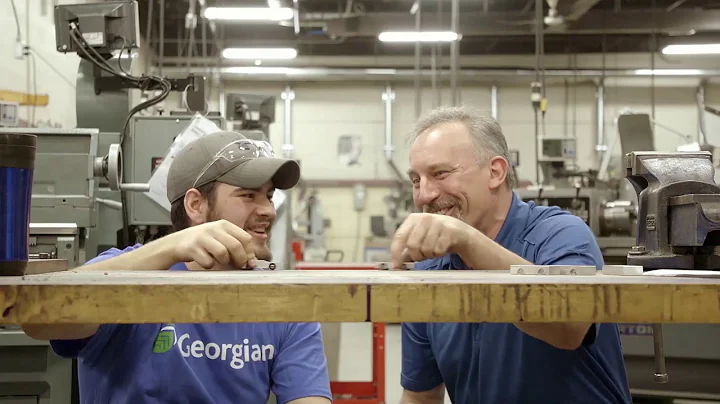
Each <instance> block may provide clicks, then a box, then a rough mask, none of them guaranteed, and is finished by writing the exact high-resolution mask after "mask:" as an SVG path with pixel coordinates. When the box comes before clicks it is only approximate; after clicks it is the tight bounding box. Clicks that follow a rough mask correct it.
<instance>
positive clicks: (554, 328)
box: [460, 232, 592, 350]
mask: <svg viewBox="0 0 720 404" xmlns="http://www.w3.org/2000/svg"><path fill="white" fill-rule="evenodd" d="M469 240H470V242H469V245H468V246H467V248H465V249H464V251H462V252H460V257H461V258H462V260H463V262H464V263H465V265H467V266H469V267H470V268H472V269H477V268H492V269H497V270H509V269H510V266H511V265H532V264H531V263H530V262H528V261H527V260H525V259H524V258H522V257H520V256H518V255H516V254H515V253H513V252H512V251H510V250H507V249H505V248H503V247H502V246H501V245H499V244H497V243H496V242H495V241H493V240H491V239H489V238H488V237H486V236H484V235H483V234H482V233H480V232H477V233H476V234H474V235H472V236H471V237H470V239H469ZM514 325H515V327H517V328H518V329H520V330H521V331H522V332H524V333H525V334H528V335H530V336H532V337H534V338H537V339H539V340H541V341H544V342H546V343H548V344H550V345H552V346H554V347H556V348H560V349H569V350H573V349H577V348H579V347H580V346H581V345H582V341H583V339H584V338H585V335H586V334H587V332H588V330H590V326H591V325H592V324H590V323H515V324H514Z"/></svg>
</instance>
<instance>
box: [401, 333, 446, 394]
mask: <svg viewBox="0 0 720 404" xmlns="http://www.w3.org/2000/svg"><path fill="white" fill-rule="evenodd" d="M401 347H402V372H401V376H400V385H401V386H402V387H403V388H404V389H405V390H409V391H414V392H422V391H429V390H432V389H434V388H435V387H437V386H439V385H440V384H442V383H443V379H442V375H441V374H440V369H438V366H437V362H436V360H435V355H434V354H433V351H432V347H431V346H430V340H429V339H428V335H427V324H425V323H403V324H402V343H401Z"/></svg>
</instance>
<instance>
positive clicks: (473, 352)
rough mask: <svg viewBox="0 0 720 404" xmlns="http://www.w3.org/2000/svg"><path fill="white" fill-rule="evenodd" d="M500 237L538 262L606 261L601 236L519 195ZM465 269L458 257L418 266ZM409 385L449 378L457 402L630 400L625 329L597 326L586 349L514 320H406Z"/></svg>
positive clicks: (405, 381)
mask: <svg viewBox="0 0 720 404" xmlns="http://www.w3.org/2000/svg"><path fill="white" fill-rule="evenodd" d="M495 241H496V242H497V243H499V244H500V245H502V246H503V247H505V248H507V249H508V250H510V251H512V252H514V253H515V254H517V255H519V256H521V257H523V258H525V259H526V260H528V261H529V262H533V263H535V264H537V265H594V266H596V267H597V268H598V269H600V268H601V267H602V265H603V258H602V254H601V253H600V249H599V247H598V245H597V242H596V240H595V236H594V235H593V233H592V232H591V231H590V229H589V228H588V226H587V225H586V224H585V223H584V222H583V221H582V220H581V219H580V218H578V217H576V216H574V215H571V214H570V213H568V212H565V211H563V210H561V209H559V208H557V207H545V206H536V205H535V204H534V203H532V202H530V203H525V202H523V201H522V200H520V199H519V198H518V197H517V195H515V194H513V201H512V206H511V208H510V211H509V213H508V216H507V218H506V219H505V223H504V224H503V226H502V228H501V230H500V232H499V233H498V236H497V238H496V239H495ZM449 268H454V269H467V267H466V266H465V264H464V263H463V262H462V260H461V259H460V257H459V256H457V255H447V256H445V257H442V258H436V259H432V260H426V261H423V262H420V263H418V264H417V265H416V269H421V270H422V269H425V270H446V269H449ZM401 383H402V386H403V388H405V389H407V390H411V391H427V390H430V389H432V388H434V387H437V386H438V385H440V384H441V383H445V386H446V388H447V390H448V393H449V395H450V398H451V399H452V402H453V403H456V404H497V403H502V404H510V403H538V404H555V403H557V404H570V403H578V404H594V403H628V404H629V403H631V398H630V389H629V387H628V382H627V375H626V373H625V364H624V361H623V356H622V349H621V346H620V334H619V332H618V328H617V325H615V324H596V325H593V326H592V327H591V329H590V332H589V334H588V336H587V337H586V338H585V342H584V344H583V346H582V347H580V348H579V349H577V350H574V351H568V350H562V349H558V348H555V347H553V346H551V345H549V344H547V343H545V342H542V341H540V340H538V339H536V338H534V337H531V336H529V335H527V334H525V333H523V332H522V331H520V330H519V329H517V328H516V327H515V326H514V325H512V324H498V323H428V324H424V323H409V324H403V326H402V378H401Z"/></svg>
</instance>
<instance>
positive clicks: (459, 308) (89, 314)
mask: <svg viewBox="0 0 720 404" xmlns="http://www.w3.org/2000/svg"><path fill="white" fill-rule="evenodd" d="M0 310H2V313H3V314H2V316H1V317H0V323H5V324H8V323H11V324H20V323H43V324H50V323H57V324H60V323H65V324H67V323H155V322H194V323H202V322H283V321H321V322H363V321H373V322H392V323H395V322H481V321H486V322H517V321H535V322H566V321H594V322H634V323H650V322H663V323H720V279H717V278H679V277H654V276H608V275H600V274H599V275H597V276H589V277H588V276H560V275H554V276H533V275H510V274H509V273H508V272H507V271H347V270H337V271H333V270H323V271H227V272H226V271H222V272H220V271H217V272H208V271H110V272H90V271H84V270H80V271H78V270H72V271H63V272H53V273H46V274H34V275H26V276H24V277H0Z"/></svg>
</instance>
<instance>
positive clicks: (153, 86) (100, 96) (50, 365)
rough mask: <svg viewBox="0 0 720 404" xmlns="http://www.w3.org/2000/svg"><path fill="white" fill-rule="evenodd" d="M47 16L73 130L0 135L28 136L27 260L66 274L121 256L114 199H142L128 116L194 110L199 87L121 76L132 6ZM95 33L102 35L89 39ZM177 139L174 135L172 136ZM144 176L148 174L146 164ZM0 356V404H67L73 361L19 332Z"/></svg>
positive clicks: (133, 28)
mask: <svg viewBox="0 0 720 404" xmlns="http://www.w3.org/2000/svg"><path fill="white" fill-rule="evenodd" d="M54 10H55V27H56V40H57V50H58V51H59V52H63V53H67V52H74V53H78V55H80V56H81V61H80V64H79V67H78V75H77V85H76V110H77V125H78V129H38V128H12V129H10V128H0V131H2V132H14V133H29V134H33V135H36V136H37V157H36V163H35V171H34V179H33V187H32V201H31V223H30V232H29V243H30V257H31V258H32V259H46V258H60V259H65V260H67V261H68V265H69V266H70V267H75V266H78V265H82V264H83V263H85V261H86V260H87V258H89V257H92V256H94V255H96V254H97V252H98V251H99V250H100V251H102V250H105V249H107V248H110V247H116V246H121V245H119V244H118V243H117V237H116V233H117V231H118V230H119V229H122V227H123V220H122V215H121V214H120V210H121V209H123V208H126V207H127V205H128V204H123V203H122V202H123V199H125V198H124V195H123V194H124V193H126V192H133V191H134V192H138V191H139V192H142V191H146V190H147V189H148V186H147V184H144V183H140V184H132V183H127V182H125V181H124V180H126V178H123V157H122V152H123V149H125V148H127V144H128V143H131V144H132V141H131V142H127V140H128V139H127V138H128V137H130V138H135V137H136V136H135V132H137V131H136V130H135V129H136V127H137V126H138V125H137V124H136V122H137V121H138V117H133V115H134V114H135V113H137V112H139V111H141V110H143V109H145V108H148V107H150V106H152V105H154V104H155V103H157V102H160V101H162V100H163V99H164V97H166V96H167V94H168V93H169V92H170V91H185V92H186V93H187V97H186V98H187V100H188V103H189V104H191V105H198V104H200V103H199V102H198V101H199V100H198V98H200V101H202V107H204V78H202V77H193V76H190V77H188V78H186V79H165V78H159V77H148V76H142V77H135V76H133V75H131V74H130V73H128V72H129V71H130V68H131V67H132V66H131V63H132V60H133V59H132V58H122V57H120V56H121V54H122V52H123V51H124V50H127V51H130V50H132V49H135V48H137V44H138V43H139V30H138V9H137V2H135V1H109V2H103V3H97V4H91V3H86V4H73V5H62V6H57V7H55V9H54ZM83 30H85V31H83ZM95 30H97V31H95ZM96 32H100V33H103V35H92V34H93V33H96ZM83 33H86V34H88V35H83ZM88 41H91V42H92V43H88ZM113 54H114V55H113ZM117 69H120V70H121V71H120V72H119V71H117ZM132 88H142V89H144V90H147V91H151V92H152V91H155V90H159V92H160V96H156V97H155V98H154V99H152V100H150V101H152V102H141V103H140V104H139V105H138V106H136V107H134V108H130V105H131V101H130V96H129V94H128V91H127V89H132ZM160 90H161V91H160ZM163 118H165V117H163ZM133 119H134V120H133ZM173 122H174V121H173ZM181 129H182V128H180V129H177V128H176V129H175V134H174V135H173V136H175V135H177V134H178V133H179V132H180V130H181ZM145 137H146V138H147V137H148V136H145ZM123 140H125V141H123ZM162 147H164V148H167V147H168V146H167V145H164V146H162ZM130 154H131V155H132V153H130ZM146 166H147V169H148V171H149V170H150V161H149V160H148V161H146ZM131 177H132V174H131ZM0 354H1V355H2V357H3V360H2V361H0V364H1V365H0V377H2V379H3V381H4V382H3V383H0V400H2V399H3V398H4V397H6V396H14V397H18V396H22V397H28V398H29V399H31V400H34V401H33V402H39V403H52V404H65V403H70V402H71V400H72V393H71V391H72V390H73V384H74V382H73V379H74V376H75V371H74V370H73V368H74V363H73V362H74V361H71V360H66V359H62V358H60V357H58V356H57V355H55V354H54V353H53V352H52V350H51V349H50V348H49V345H48V344H47V342H43V341H36V340H33V339H31V338H28V337H27V336H26V335H25V334H24V333H23V332H22V331H21V330H20V329H19V327H2V329H1V330H0Z"/></svg>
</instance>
